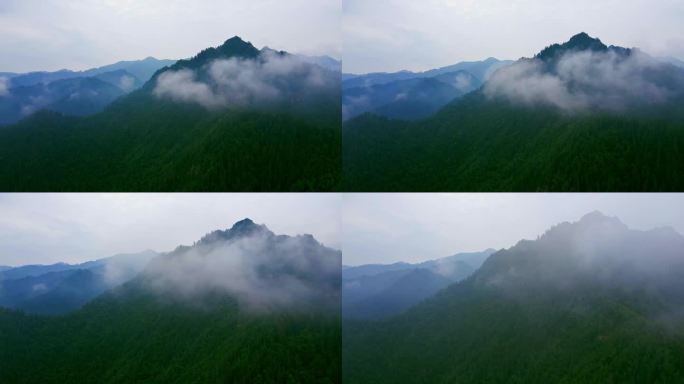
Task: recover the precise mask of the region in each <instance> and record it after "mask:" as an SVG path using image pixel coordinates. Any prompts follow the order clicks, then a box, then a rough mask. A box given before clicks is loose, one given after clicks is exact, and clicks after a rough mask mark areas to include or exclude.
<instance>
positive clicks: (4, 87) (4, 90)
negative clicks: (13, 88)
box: [0, 77, 9, 96]
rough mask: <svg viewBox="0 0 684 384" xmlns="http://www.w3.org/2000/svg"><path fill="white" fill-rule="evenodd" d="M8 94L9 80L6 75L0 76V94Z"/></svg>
mask: <svg viewBox="0 0 684 384" xmlns="http://www.w3.org/2000/svg"><path fill="white" fill-rule="evenodd" d="M7 95H9V80H8V79H7V78H6V77H0V96H7Z"/></svg>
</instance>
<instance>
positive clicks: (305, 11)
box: [0, 0, 341, 72]
mask: <svg viewBox="0 0 684 384" xmlns="http://www.w3.org/2000/svg"><path fill="white" fill-rule="evenodd" d="M340 20H341V4H340V1H339V0H287V1H282V0H230V1H226V0H192V1H185V0H145V1H140V0H1V1H0V72H28V71H34V70H57V69H62V68H67V69H73V70H82V69H87V68H91V67H97V66H102V65H105V64H111V63H114V62H116V61H120V60H137V59H143V58H145V57H147V56H154V57H156V58H159V59H180V58H186V57H190V56H193V55H194V54H196V53H198V52H199V51H201V50H202V49H204V48H208V47H211V46H217V45H220V44H221V43H223V42H224V41H225V40H226V39H228V38H230V37H232V36H234V35H239V36H240V37H242V38H243V39H245V40H248V41H251V42H252V43H253V44H254V45H255V46H256V47H258V48H261V47H262V46H265V45H267V46H270V47H272V48H276V49H282V50H286V51H289V52H294V53H304V54H314V55H318V54H329V55H332V56H336V57H339V55H340V49H341V48H340V44H341V36H340Z"/></svg>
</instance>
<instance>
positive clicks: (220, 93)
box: [154, 51, 335, 109]
mask: <svg viewBox="0 0 684 384" xmlns="http://www.w3.org/2000/svg"><path fill="white" fill-rule="evenodd" d="M205 70H206V75H204V76H202V75H201V74H200V73H197V72H195V71H192V70H189V69H181V70H178V71H167V72H164V73H162V74H161V75H160V76H159V78H158V79H157V85H156V87H155V89H154V94H155V95H156V96H158V97H162V98H170V99H172V100H175V101H179V102H194V103H197V104H200V105H202V106H203V107H205V108H208V109H216V108H222V107H246V106H263V105H270V104H274V103H278V102H280V101H283V100H285V99H288V98H290V96H292V94H293V93H294V91H296V92H297V93H298V94H300V93H306V92H307V91H311V90H316V89H325V88H329V89H333V87H334V86H335V83H334V79H333V77H332V76H330V75H329V74H328V73H326V70H325V69H323V68H322V67H319V66H317V65H311V64H309V63H306V62H305V61H303V60H302V59H300V58H298V57H296V56H292V55H278V54H277V53H274V52H270V51H266V52H264V53H262V55H261V56H260V57H259V59H256V60H244V59H237V58H231V59H225V60H221V59H219V60H215V61H212V62H211V63H209V64H208V66H207V67H206V68H205Z"/></svg>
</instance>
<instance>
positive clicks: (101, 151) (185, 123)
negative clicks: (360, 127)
mask: <svg viewBox="0 0 684 384" xmlns="http://www.w3.org/2000/svg"><path fill="white" fill-rule="evenodd" d="M335 111H337V113H335ZM339 127H340V117H339V104H338V106H337V107H336V108H334V109H333V110H332V111H331V110H330V108H327V109H324V110H322V111H320V112H318V114H317V115H315V116H312V115H306V116H301V117H295V116H292V115H291V114H289V113H285V112H276V111H273V112H269V113H267V112H247V111H244V112H240V111H227V112H222V113H218V112H216V113H209V112H207V111H206V110H205V109H203V108H201V107H199V106H193V105H184V104H176V103H172V102H166V101H161V100H157V99H155V98H154V97H153V96H151V95H150V94H148V93H147V92H146V91H144V90H141V91H136V92H134V93H133V94H131V95H129V96H128V97H125V98H123V99H120V100H119V101H117V102H115V103H114V104H113V105H112V106H110V107H109V108H108V109H107V110H106V111H104V112H102V113H100V114H98V115H95V116H91V117H88V118H83V119H75V118H67V117H62V116H59V115H56V114H52V113H47V112H43V113H38V114H36V115H34V116H32V117H30V118H28V119H26V120H25V121H23V122H22V123H20V124H18V125H15V126H12V127H7V128H3V129H0V189H1V190H4V191H310V190H315V191H328V190H335V189H338V188H339V182H340V168H341V164H340V163H341V155H340V151H341V149H340V134H339V132H340V129H339Z"/></svg>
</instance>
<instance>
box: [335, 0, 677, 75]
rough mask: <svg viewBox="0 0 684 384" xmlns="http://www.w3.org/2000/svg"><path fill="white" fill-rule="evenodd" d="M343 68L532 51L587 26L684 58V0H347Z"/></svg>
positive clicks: (419, 64)
mask: <svg viewBox="0 0 684 384" xmlns="http://www.w3.org/2000/svg"><path fill="white" fill-rule="evenodd" d="M342 3H343V5H342V7H343V19H342V36H343V37H342V38H343V53H342V56H343V62H344V63H343V70H344V72H347V73H366V72H375V71H388V72H391V71H398V70H401V69H409V70H425V69H430V68H435V67H441V66H445V65H449V64H454V63H457V62H459V61H464V60H482V59H486V58H487V57H491V56H493V57H497V58H499V59H518V58H520V57H523V56H525V57H529V56H532V55H534V54H535V53H537V52H539V51H541V50H542V49H543V48H544V47H545V46H548V45H550V44H553V43H561V42H564V41H567V40H568V39H569V38H570V37H571V36H573V35H575V34H577V33H579V32H587V33H588V34H590V35H592V36H594V37H598V38H600V39H601V40H602V41H603V42H604V43H606V44H608V45H610V44H613V45H620V46H625V47H640V48H642V49H643V50H644V51H646V52H648V53H650V54H653V55H656V56H674V57H678V58H680V59H684V34H682V20H684V1H681V0H629V1H624V0H554V1H549V0H422V1H413V0H375V1H367V0H342Z"/></svg>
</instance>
